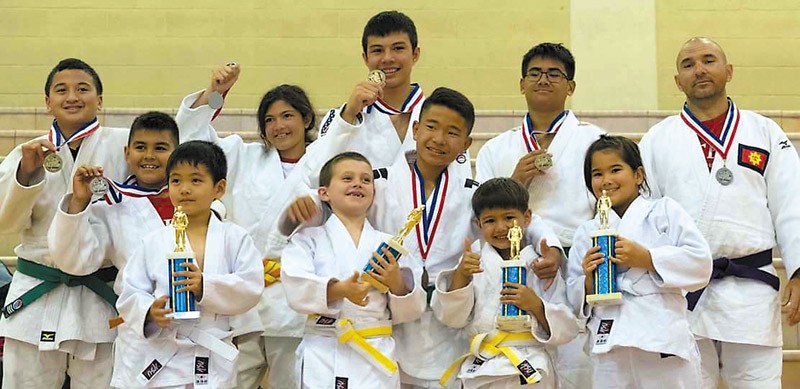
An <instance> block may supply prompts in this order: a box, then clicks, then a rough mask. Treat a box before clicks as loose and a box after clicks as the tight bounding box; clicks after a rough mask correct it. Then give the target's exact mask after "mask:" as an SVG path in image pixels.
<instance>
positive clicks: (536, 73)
mask: <svg viewBox="0 0 800 389" xmlns="http://www.w3.org/2000/svg"><path fill="white" fill-rule="evenodd" d="M543 74H544V75H545V76H546V77H547V81H550V82H552V83H558V82H561V81H563V80H565V79H566V78H567V74H566V73H564V72H562V71H561V69H547V71H543V70H542V69H539V68H531V69H530V70H528V73H526V74H525V78H530V79H531V80H533V81H539V79H540V78H542V75H543Z"/></svg>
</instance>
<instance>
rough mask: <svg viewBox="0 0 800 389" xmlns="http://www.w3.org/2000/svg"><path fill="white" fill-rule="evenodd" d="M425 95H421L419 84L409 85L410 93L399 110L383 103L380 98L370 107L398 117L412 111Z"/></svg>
mask: <svg viewBox="0 0 800 389" xmlns="http://www.w3.org/2000/svg"><path fill="white" fill-rule="evenodd" d="M424 97H425V95H423V94H422V88H421V87H420V86H419V84H411V92H410V93H409V94H408V97H406V101H405V102H403V105H402V106H401V107H400V109H397V108H395V107H392V106H391V105H389V103H387V102H385V101H383V99H381V98H380V97H379V98H378V100H377V101H375V102H374V103H373V104H372V105H371V107H374V108H375V109H377V110H378V111H380V112H383V113H385V114H387V115H399V114H401V113H409V112H411V111H413V110H414V108H415V107H416V106H417V105H418V104H419V103H420V102H422V100H424Z"/></svg>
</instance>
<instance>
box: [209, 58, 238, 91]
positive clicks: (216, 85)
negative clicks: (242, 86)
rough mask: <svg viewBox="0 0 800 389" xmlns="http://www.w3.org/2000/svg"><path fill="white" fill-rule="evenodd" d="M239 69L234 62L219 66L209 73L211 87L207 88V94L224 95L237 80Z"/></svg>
mask: <svg viewBox="0 0 800 389" xmlns="http://www.w3.org/2000/svg"><path fill="white" fill-rule="evenodd" d="M240 71H241V69H240V68H239V65H238V64H237V63H235V62H230V63H228V64H227V65H225V66H220V67H218V68H216V69H214V70H212V71H211V85H209V87H208V91H209V92H218V93H220V94H221V93H225V92H227V91H228V90H229V89H231V88H232V87H233V84H235V83H236V80H238V79H239V72H240Z"/></svg>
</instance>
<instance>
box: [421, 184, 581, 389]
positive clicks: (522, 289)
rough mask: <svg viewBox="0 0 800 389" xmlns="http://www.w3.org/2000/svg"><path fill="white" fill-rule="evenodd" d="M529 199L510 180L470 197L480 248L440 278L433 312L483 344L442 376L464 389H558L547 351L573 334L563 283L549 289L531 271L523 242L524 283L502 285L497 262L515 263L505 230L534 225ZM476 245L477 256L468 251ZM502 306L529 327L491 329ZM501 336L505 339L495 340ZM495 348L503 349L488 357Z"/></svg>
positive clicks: (574, 323)
mask: <svg viewBox="0 0 800 389" xmlns="http://www.w3.org/2000/svg"><path fill="white" fill-rule="evenodd" d="M528 197H529V195H528V192H527V191H526V190H525V188H523V187H522V185H520V184H519V183H518V182H516V181H514V180H512V179H510V178H493V179H490V180H489V181H487V182H485V183H483V184H481V186H480V187H479V188H478V190H476V191H475V194H474V195H473V196H472V209H473V211H474V215H475V223H476V224H477V225H478V227H479V228H480V230H481V235H482V237H483V240H484V244H483V245H482V246H481V245H480V244H479V243H477V242H476V244H473V245H472V246H470V245H469V244H467V245H466V247H465V249H464V255H463V256H462V258H461V261H460V262H459V264H458V266H457V267H456V268H455V269H453V270H447V271H443V272H441V273H439V277H438V278H437V280H436V291H435V292H434V298H433V302H434V303H433V310H434V313H435V314H436V318H437V319H439V320H440V321H441V322H442V323H445V324H447V325H448V326H451V327H454V328H464V329H465V331H466V332H467V335H468V336H469V337H470V338H472V339H475V338H474V337H477V336H480V337H483V340H482V341H481V342H479V343H480V346H479V347H478V349H477V350H476V352H474V353H467V354H464V355H463V356H461V357H459V358H458V359H457V360H456V361H455V362H454V363H453V364H452V365H451V367H450V369H448V371H447V372H446V373H445V375H444V376H443V377H442V383H443V384H447V383H449V382H452V381H453V380H454V379H455V378H456V377H458V378H459V379H460V380H461V383H462V384H463V387H465V388H477V387H482V386H485V385H489V386H491V387H492V388H517V387H524V386H527V385H528V384H536V387H537V388H538V387H542V388H556V387H557V384H558V380H557V378H556V377H557V374H556V372H555V371H554V368H555V367H554V366H553V365H552V363H551V362H550V358H549V356H548V355H547V352H546V351H545V347H546V346H553V345H559V344H563V343H566V342H568V341H569V340H571V339H572V338H574V337H575V335H576V334H577V332H578V324H577V319H576V318H575V316H574V315H573V314H572V312H571V309H570V308H569V307H568V306H567V305H566V292H565V283H564V280H563V279H562V278H561V276H560V275H556V277H555V278H554V281H553V283H552V284H549V285H548V282H547V281H543V280H541V279H539V278H538V277H535V276H534V275H533V274H532V271H531V270H530V269H531V265H532V264H533V261H534V260H535V258H536V256H537V254H536V252H535V251H534V248H533V247H532V246H531V245H530V244H528V242H527V240H526V239H525V238H524V237H523V239H522V241H521V242H520V247H521V248H522V249H521V250H520V251H519V252H518V253H517V254H519V259H521V260H523V261H525V267H526V268H527V269H528V271H529V273H530V274H529V275H528V276H527V282H526V283H525V284H524V285H522V284H518V283H506V284H502V279H503V268H502V263H503V261H505V260H510V259H514V258H511V257H510V256H511V255H512V254H513V253H512V252H511V251H512V250H511V242H510V240H509V238H508V237H509V230H510V229H511V227H513V226H515V225H518V226H519V227H520V228H521V229H526V228H528V225H529V224H530V222H531V216H532V212H531V210H530V208H528ZM539 245H540V251H546V250H547V246H546V243H545V242H544V241H541V242H540V244H539ZM473 248H475V249H479V250H480V251H479V252H473V251H472V249H473ZM517 250H519V248H517ZM501 285H502V286H501ZM498 286H500V287H498ZM498 292H499V294H500V296H498ZM500 304H513V305H515V306H516V307H518V308H519V309H520V310H523V311H524V312H525V313H526V314H528V315H529V316H530V317H531V326H530V328H527V329H519V330H518V331H510V330H503V329H501V328H500V327H499V326H498V325H497V324H496V318H497V316H498V315H499V312H500ZM499 338H503V340H500V341H499V342H495V341H496V340H497V339H499ZM512 338H513V341H511V339H512ZM492 347H499V348H501V350H504V351H503V352H501V353H497V354H496V355H492V354H493V353H492V352H491V351H489V349H490V348H492ZM512 357H513V358H514V359H513V360H512V359H511V358H512Z"/></svg>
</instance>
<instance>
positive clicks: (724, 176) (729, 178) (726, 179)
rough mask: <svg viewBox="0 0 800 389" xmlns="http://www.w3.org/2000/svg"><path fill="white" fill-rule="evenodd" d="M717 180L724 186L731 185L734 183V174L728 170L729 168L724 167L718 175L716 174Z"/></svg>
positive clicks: (718, 171)
mask: <svg viewBox="0 0 800 389" xmlns="http://www.w3.org/2000/svg"><path fill="white" fill-rule="evenodd" d="M715 176H716V178H717V182H719V183H720V184H722V185H725V186H727V185H730V184H731V182H733V172H732V171H731V169H728V167H727V166H723V167H721V168H719V170H717V174H715Z"/></svg>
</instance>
